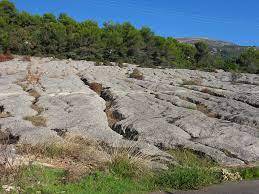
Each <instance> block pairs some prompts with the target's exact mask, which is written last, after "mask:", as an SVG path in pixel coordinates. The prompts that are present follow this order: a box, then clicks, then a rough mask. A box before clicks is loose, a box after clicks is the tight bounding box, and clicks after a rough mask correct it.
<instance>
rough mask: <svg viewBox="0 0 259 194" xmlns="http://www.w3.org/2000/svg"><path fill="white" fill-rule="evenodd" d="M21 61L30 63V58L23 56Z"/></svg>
mask: <svg viewBox="0 0 259 194" xmlns="http://www.w3.org/2000/svg"><path fill="white" fill-rule="evenodd" d="M21 60H22V61H28V62H30V61H31V57H30V56H23V57H22V59H21Z"/></svg>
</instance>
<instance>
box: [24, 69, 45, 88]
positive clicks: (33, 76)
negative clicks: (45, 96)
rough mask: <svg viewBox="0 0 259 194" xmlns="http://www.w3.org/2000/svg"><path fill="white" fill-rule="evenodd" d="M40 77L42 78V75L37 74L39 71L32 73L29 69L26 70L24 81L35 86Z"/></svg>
mask: <svg viewBox="0 0 259 194" xmlns="http://www.w3.org/2000/svg"><path fill="white" fill-rule="evenodd" d="M41 76H42V73H41V72H39V70H36V71H35V72H32V71H31V70H30V69H28V70H27V75H26V78H25V79H26V81H27V82H28V83H29V84H32V85H35V84H38V83H39V81H40V78H41Z"/></svg>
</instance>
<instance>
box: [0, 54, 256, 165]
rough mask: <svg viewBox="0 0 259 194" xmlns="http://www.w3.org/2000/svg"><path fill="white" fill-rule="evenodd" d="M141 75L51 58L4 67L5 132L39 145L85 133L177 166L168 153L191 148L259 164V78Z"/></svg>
mask: <svg viewBox="0 0 259 194" xmlns="http://www.w3.org/2000/svg"><path fill="white" fill-rule="evenodd" d="M134 68H135V66H134V65H129V64H126V67H124V68H120V67H117V66H95V65H94V63H93V62H85V61H70V60H53V59H49V58H42V59H40V58H32V60H31V62H24V61H21V60H20V59H19V57H18V58H16V59H14V60H12V61H8V62H3V63H0V72H1V76H0V107H2V109H1V113H0V114H1V115H2V116H1V117H0V126H1V131H8V132H9V133H10V134H12V136H15V137H19V142H27V143H32V144H37V143H44V142H50V141H62V136H64V135H65V134H66V133H67V132H69V133H77V134H80V135H82V136H86V137H91V138H94V139H97V140H100V141H104V142H105V143H107V144H108V145H111V146H132V145H134V146H136V147H137V148H138V149H139V150H141V151H142V152H143V153H146V154H148V155H151V156H153V157H154V160H156V159H158V160H165V161H166V160H172V158H170V156H169V155H168V154H166V153H165V152H164V151H163V150H165V149H168V148H177V147H185V148H189V149H193V150H196V151H199V152H202V153H205V154H207V155H209V156H210V157H211V158H213V159H214V160H216V161H217V162H219V163H221V164H224V165H244V164H251V163H254V162H256V161H259V108H258V107H259V76H258V75H252V74H240V75H239V76H233V74H231V73H227V72H222V71H219V72H217V73H207V72H201V71H191V70H173V69H149V68H143V69H142V68H139V70H140V71H141V72H142V73H143V75H144V80H137V79H133V78H129V73H130V72H132V70H133V69H134ZM89 83H97V84H100V85H101V86H102V88H101V91H100V90H98V91H97V92H95V91H93V90H92V89H93V88H91V86H90V87H89ZM107 116H108V118H109V119H107ZM111 119H113V120H112V121H111Z"/></svg>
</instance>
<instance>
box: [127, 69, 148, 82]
mask: <svg viewBox="0 0 259 194" xmlns="http://www.w3.org/2000/svg"><path fill="white" fill-rule="evenodd" d="M129 77H130V78H134V79H138V80H143V79H144V75H143V73H141V72H140V71H139V70H138V69H134V70H133V72H132V73H130V74H129Z"/></svg>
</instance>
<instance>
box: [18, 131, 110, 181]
mask: <svg viewBox="0 0 259 194" xmlns="http://www.w3.org/2000/svg"><path fill="white" fill-rule="evenodd" d="M64 140H65V141H64V142H59V143H52V144H45V145H42V144H38V145H34V146H33V145H30V144H20V145H18V146H17V152H18V153H19V154H21V155H23V156H26V157H28V156H29V155H33V156H34V158H35V159H34V160H35V161H36V162H34V163H36V164H40V165H45V166H52V167H54V168H60V169H64V170H65V171H66V176H65V179H66V180H64V181H76V180H79V179H80V178H81V177H82V176H84V175H86V174H88V173H90V172H92V171H96V170H104V169H105V168H107V167H108V163H109V157H108V155H107V154H106V153H105V152H104V151H103V149H102V148H101V146H100V145H99V143H98V142H96V141H94V140H92V139H87V138H83V137H80V136H78V135H66V136H65V137H64Z"/></svg>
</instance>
